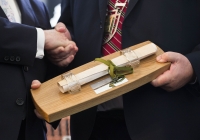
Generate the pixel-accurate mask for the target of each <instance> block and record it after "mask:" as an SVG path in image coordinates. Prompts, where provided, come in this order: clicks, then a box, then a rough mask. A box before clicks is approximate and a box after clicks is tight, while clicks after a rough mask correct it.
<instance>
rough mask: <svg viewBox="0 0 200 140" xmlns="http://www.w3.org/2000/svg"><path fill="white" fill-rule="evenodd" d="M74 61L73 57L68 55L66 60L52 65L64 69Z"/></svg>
mask: <svg viewBox="0 0 200 140" xmlns="http://www.w3.org/2000/svg"><path fill="white" fill-rule="evenodd" d="M73 60H74V55H70V56H69V57H67V58H66V59H63V60H62V61H59V62H55V63H54V64H56V65H58V66H60V67H66V66H68V65H69V64H70V63H71V62H72V61H73Z"/></svg>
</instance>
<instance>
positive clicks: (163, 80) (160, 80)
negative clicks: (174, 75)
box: [151, 70, 171, 87]
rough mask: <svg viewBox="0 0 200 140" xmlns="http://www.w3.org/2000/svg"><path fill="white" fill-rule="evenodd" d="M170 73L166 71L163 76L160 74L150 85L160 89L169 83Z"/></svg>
mask: <svg viewBox="0 0 200 140" xmlns="http://www.w3.org/2000/svg"><path fill="white" fill-rule="evenodd" d="M170 75H171V73H170V71H169V70H168V71H166V72H164V73H163V74H161V75H160V76H158V77H157V78H156V79H154V80H153V81H152V82H151V84H152V85H153V86H154V87H160V86H164V85H167V84H169V83H170V78H169V77H170Z"/></svg>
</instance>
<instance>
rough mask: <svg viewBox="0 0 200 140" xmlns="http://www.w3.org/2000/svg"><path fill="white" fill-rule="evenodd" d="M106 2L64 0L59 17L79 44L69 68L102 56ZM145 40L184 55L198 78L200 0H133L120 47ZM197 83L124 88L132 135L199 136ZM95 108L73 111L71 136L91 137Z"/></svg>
mask: <svg viewBox="0 0 200 140" xmlns="http://www.w3.org/2000/svg"><path fill="white" fill-rule="evenodd" d="M106 7H107V0H87V1H83V0H63V1H62V15H61V18H60V21H61V22H64V23H65V24H66V25H67V27H68V29H69V30H70V33H71V35H72V37H73V39H74V41H75V42H76V44H77V46H78V48H79V51H78V53H77V55H76V57H75V60H74V61H73V62H72V63H71V64H70V65H69V67H68V69H65V71H67V70H70V69H72V68H75V67H77V66H79V65H82V64H84V63H87V62H89V61H92V60H94V59H95V58H97V57H101V47H102V38H103V30H104V22H105V15H106ZM147 40H150V41H152V42H154V43H155V44H157V45H158V46H160V47H161V48H162V49H163V50H164V51H173V52H179V53H181V54H183V55H185V56H186V57H187V58H188V59H189V61H190V62H191V64H192V66H193V69H194V72H195V74H196V76H197V77H198V79H200V62H199V60H200V45H199V44H200V1H197V0H186V1H183V0H130V2H129V5H128V9H127V12H126V15H125V20H124V23H123V29H122V47H123V48H126V47H129V46H132V45H135V44H138V43H141V42H143V41H147ZM194 49H195V50H194ZM88 54H89V55H88ZM63 72H64V71H63ZM198 86H199V85H189V84H187V85H185V86H184V87H183V88H180V89H178V90H176V91H173V92H170V93H169V92H166V91H165V90H163V89H161V88H155V87H153V86H152V85H150V84H146V85H144V86H142V87H140V88H138V89H136V90H134V91H131V92H129V93H126V94H125V95H124V96H123V103H124V115H125V120H126V124H127V128H128V131H129V134H130V136H131V138H132V139H133V140H189V139H191V140H198V139H200V133H199V130H200V119H199V118H200V97H199V95H200V90H199V87H198ZM96 110H97V108H96V107H93V108H90V109H88V110H86V111H82V112H80V113H77V114H75V115H72V116H71V135H72V140H81V139H82V140H87V139H88V138H89V136H90V134H91V132H92V127H93V125H94V122H95V114H96Z"/></svg>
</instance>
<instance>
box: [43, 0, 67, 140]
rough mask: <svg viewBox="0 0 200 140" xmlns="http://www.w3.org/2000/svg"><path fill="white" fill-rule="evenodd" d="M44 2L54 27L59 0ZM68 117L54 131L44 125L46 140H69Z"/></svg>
mask: <svg viewBox="0 0 200 140" xmlns="http://www.w3.org/2000/svg"><path fill="white" fill-rule="evenodd" d="M41 1H42V2H44V3H45V4H46V6H47V8H48V11H49V17H50V23H51V26H52V27H54V26H55V25H56V24H57V22H58V19H59V17H60V13H61V7H60V2H61V0H41ZM69 120H70V116H66V117H65V118H63V119H62V120H61V121H60V124H59V126H58V127H57V129H56V130H54V129H53V128H52V127H51V125H49V124H48V123H46V126H47V140H71V136H70V122H69Z"/></svg>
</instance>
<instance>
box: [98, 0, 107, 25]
mask: <svg viewBox="0 0 200 140" xmlns="http://www.w3.org/2000/svg"><path fill="white" fill-rule="evenodd" d="M107 4H108V0H99V14H100V18H101V21H102V23H104V22H105V15H106V10H107Z"/></svg>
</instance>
